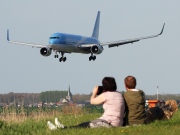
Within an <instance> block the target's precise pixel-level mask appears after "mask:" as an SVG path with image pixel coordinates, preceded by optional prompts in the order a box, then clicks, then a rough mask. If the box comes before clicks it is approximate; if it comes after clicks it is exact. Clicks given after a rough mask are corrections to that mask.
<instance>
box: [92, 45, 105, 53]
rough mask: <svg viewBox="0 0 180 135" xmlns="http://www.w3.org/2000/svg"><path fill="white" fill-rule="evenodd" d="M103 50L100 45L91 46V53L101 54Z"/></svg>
mask: <svg viewBox="0 0 180 135" xmlns="http://www.w3.org/2000/svg"><path fill="white" fill-rule="evenodd" d="M102 51H103V47H102V46H100V45H94V46H92V47H91V53H94V54H100V53H102Z"/></svg>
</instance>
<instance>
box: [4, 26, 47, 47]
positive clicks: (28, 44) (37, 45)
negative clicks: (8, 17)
mask: <svg viewBox="0 0 180 135" xmlns="http://www.w3.org/2000/svg"><path fill="white" fill-rule="evenodd" d="M7 40H8V42H9V43H14V44H20V45H26V46H32V47H37V48H43V47H47V45H40V44H33V43H25V42H18V41H11V40H10V39H9V30H7ZM48 47H50V46H48Z"/></svg>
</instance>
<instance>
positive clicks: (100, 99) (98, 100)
mask: <svg viewBox="0 0 180 135" xmlns="http://www.w3.org/2000/svg"><path fill="white" fill-rule="evenodd" d="M97 92H98V86H95V87H94V89H93V93H92V96H91V99H90V103H91V104H93V105H99V104H102V103H103V102H104V101H105V98H104V95H103V94H100V95H99V96H97V97H96V95H97Z"/></svg>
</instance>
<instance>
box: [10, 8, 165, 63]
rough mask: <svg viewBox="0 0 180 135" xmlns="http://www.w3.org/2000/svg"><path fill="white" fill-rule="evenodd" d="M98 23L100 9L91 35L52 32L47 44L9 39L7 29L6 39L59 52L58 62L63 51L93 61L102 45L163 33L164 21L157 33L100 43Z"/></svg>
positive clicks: (44, 51)
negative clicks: (78, 54)
mask: <svg viewBox="0 0 180 135" xmlns="http://www.w3.org/2000/svg"><path fill="white" fill-rule="evenodd" d="M99 23H100V11H98V13H97V17H96V21H95V25H94V29H93V33H92V36H91V37H85V36H80V35H73V34H66V33H54V34H52V35H51V36H50V38H49V45H41V44H32V43H25V42H17V41H11V40H10V39H9V30H7V40H8V42H9V43H14V44H21V45H26V46H32V47H37V48H40V54H41V55H43V56H50V55H51V53H52V51H54V52H55V55H54V57H55V58H58V54H57V53H59V54H60V53H61V57H60V58H59V61H60V62H65V61H66V60H67V58H66V57H64V54H65V53H82V54H91V55H90V57H89V61H91V60H93V61H94V60H95V59H96V55H97V54H101V53H102V52H103V50H104V48H103V46H106V45H108V47H109V48H111V47H118V46H120V45H124V44H129V43H134V42H138V41H140V40H143V39H148V38H154V37H157V36H159V35H161V34H162V33H163V30H164V26H165V23H164V25H163V27H162V30H161V32H160V33H159V34H157V35H152V36H146V37H141V38H134V39H127V40H119V41H113V42H105V43H101V42H100V41H99V40H98V36H99Z"/></svg>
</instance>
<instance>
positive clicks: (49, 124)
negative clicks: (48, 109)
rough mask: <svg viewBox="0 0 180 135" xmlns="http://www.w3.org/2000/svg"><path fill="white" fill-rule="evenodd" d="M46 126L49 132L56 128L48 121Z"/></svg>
mask: <svg viewBox="0 0 180 135" xmlns="http://www.w3.org/2000/svg"><path fill="white" fill-rule="evenodd" d="M47 126H48V128H49V129H50V130H56V129H57V127H56V126H55V125H53V124H52V123H51V122H50V121H48V122H47Z"/></svg>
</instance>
